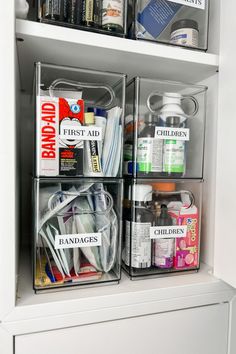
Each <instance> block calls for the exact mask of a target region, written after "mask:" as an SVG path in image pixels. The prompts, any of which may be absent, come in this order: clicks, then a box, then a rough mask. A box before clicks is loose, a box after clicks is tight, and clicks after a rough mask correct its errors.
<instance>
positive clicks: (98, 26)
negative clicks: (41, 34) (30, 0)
mask: <svg viewBox="0 0 236 354" xmlns="http://www.w3.org/2000/svg"><path fill="white" fill-rule="evenodd" d="M38 19H39V21H41V22H44V23H48V24H54V25H59V26H65V27H71V28H77V29H80V30H87V31H93V32H98V33H102V34H110V35H115V36H120V37H125V36H126V27H127V1H126V0H119V1H117V0H115V1H113V0H112V1H111V0H109V1H108V0H103V1H102V0H70V1H68V0H38Z"/></svg>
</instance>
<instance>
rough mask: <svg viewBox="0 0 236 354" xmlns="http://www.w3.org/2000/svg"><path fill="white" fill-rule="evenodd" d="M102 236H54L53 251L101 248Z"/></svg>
mask: <svg viewBox="0 0 236 354" xmlns="http://www.w3.org/2000/svg"><path fill="white" fill-rule="evenodd" d="M101 244H102V234H101V233H100V232H96V233H88V234H72V235H56V237H55V244H54V248H55V249H60V248H80V247H93V246H101Z"/></svg>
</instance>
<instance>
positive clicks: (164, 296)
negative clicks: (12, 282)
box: [5, 256, 234, 334]
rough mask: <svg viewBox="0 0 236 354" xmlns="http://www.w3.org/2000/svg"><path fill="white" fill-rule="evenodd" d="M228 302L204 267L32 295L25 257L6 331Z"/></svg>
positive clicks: (224, 289)
mask: <svg viewBox="0 0 236 354" xmlns="http://www.w3.org/2000/svg"><path fill="white" fill-rule="evenodd" d="M233 296H234V290H233V289H232V288H231V287H230V286H228V285H227V284H225V283H224V282H222V281H220V280H218V279H216V278H215V277H213V276H212V275H211V274H210V271H209V268H208V267H207V266H205V265H202V267H201V270H200V271H199V272H198V273H194V274H185V275H178V276H170V277H163V278H155V279H145V280H142V281H140V280H137V281H131V280H130V279H129V278H128V277H127V276H126V275H125V274H123V275H122V280H121V282H120V284H119V285H110V286H100V287H92V288H83V287H82V288H81V287H78V288H76V289H73V290H66V291H59V292H52V293H41V294H35V293H34V291H33V285H32V274H31V264H30V261H29V257H26V256H23V257H22V262H21V264H20V273H19V289H18V296H17V303H16V307H15V309H14V310H13V312H11V313H10V314H9V315H8V316H7V317H6V318H5V325H6V326H7V327H8V328H9V330H10V331H12V332H14V333H15V334H22V333H29V332H37V331H42V330H50V329H56V328H62V327H71V326H75V325H76V326H78V325H84V324H89V323H96V322H103V321H109V320H115V319H121V318H127V317H136V316H142V315H147V314H153V313H161V312H166V311H175V310H179V309H185V308H192V307H197V306H206V305H212V304H217V303H222V302H227V301H230V300H231V299H232V297H233Z"/></svg>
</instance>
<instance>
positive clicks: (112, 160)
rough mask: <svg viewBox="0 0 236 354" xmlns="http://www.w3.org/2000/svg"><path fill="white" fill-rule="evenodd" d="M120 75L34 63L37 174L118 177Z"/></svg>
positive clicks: (123, 81)
mask: <svg viewBox="0 0 236 354" xmlns="http://www.w3.org/2000/svg"><path fill="white" fill-rule="evenodd" d="M125 84H126V76H125V75H123V74H116V73H109V72H102V71H93V70H87V69H79V68H73V67H65V66H55V65H50V64H42V63H37V64H36V107H37V108H36V125H35V131H36V164H35V175H36V176H37V177H40V176H42V177H57V176H62V177H64V176H68V177H78V176H79V177H80V176H83V177H84V176H85V177H121V176H122V168H121V165H122V163H121V162H122V158H123V119H124V118H123V115H124V102H125Z"/></svg>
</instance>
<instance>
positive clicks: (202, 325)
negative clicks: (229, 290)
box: [15, 304, 229, 354]
mask: <svg viewBox="0 0 236 354" xmlns="http://www.w3.org/2000/svg"><path fill="white" fill-rule="evenodd" d="M228 307H229V305H228V304H220V305H212V306H205V307H198V308H193V309H187V310H181V311H174V312H167V313H162V314H155V315H151V316H143V317H136V318H130V319H126V320H119V321H113V322H104V323H99V324H92V325H87V326H81V327H73V328H66V329H60V330H55V331H51V332H42V333H36V334H28V335H22V336H17V337H16V339H15V354H32V353H34V354H42V353H50V354H94V353H96V354H111V353H112V354H121V353H123V354H134V353H135V354H143V353H148V354H157V353H160V354H170V353H171V354H227V330H228V312H229V311H228Z"/></svg>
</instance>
